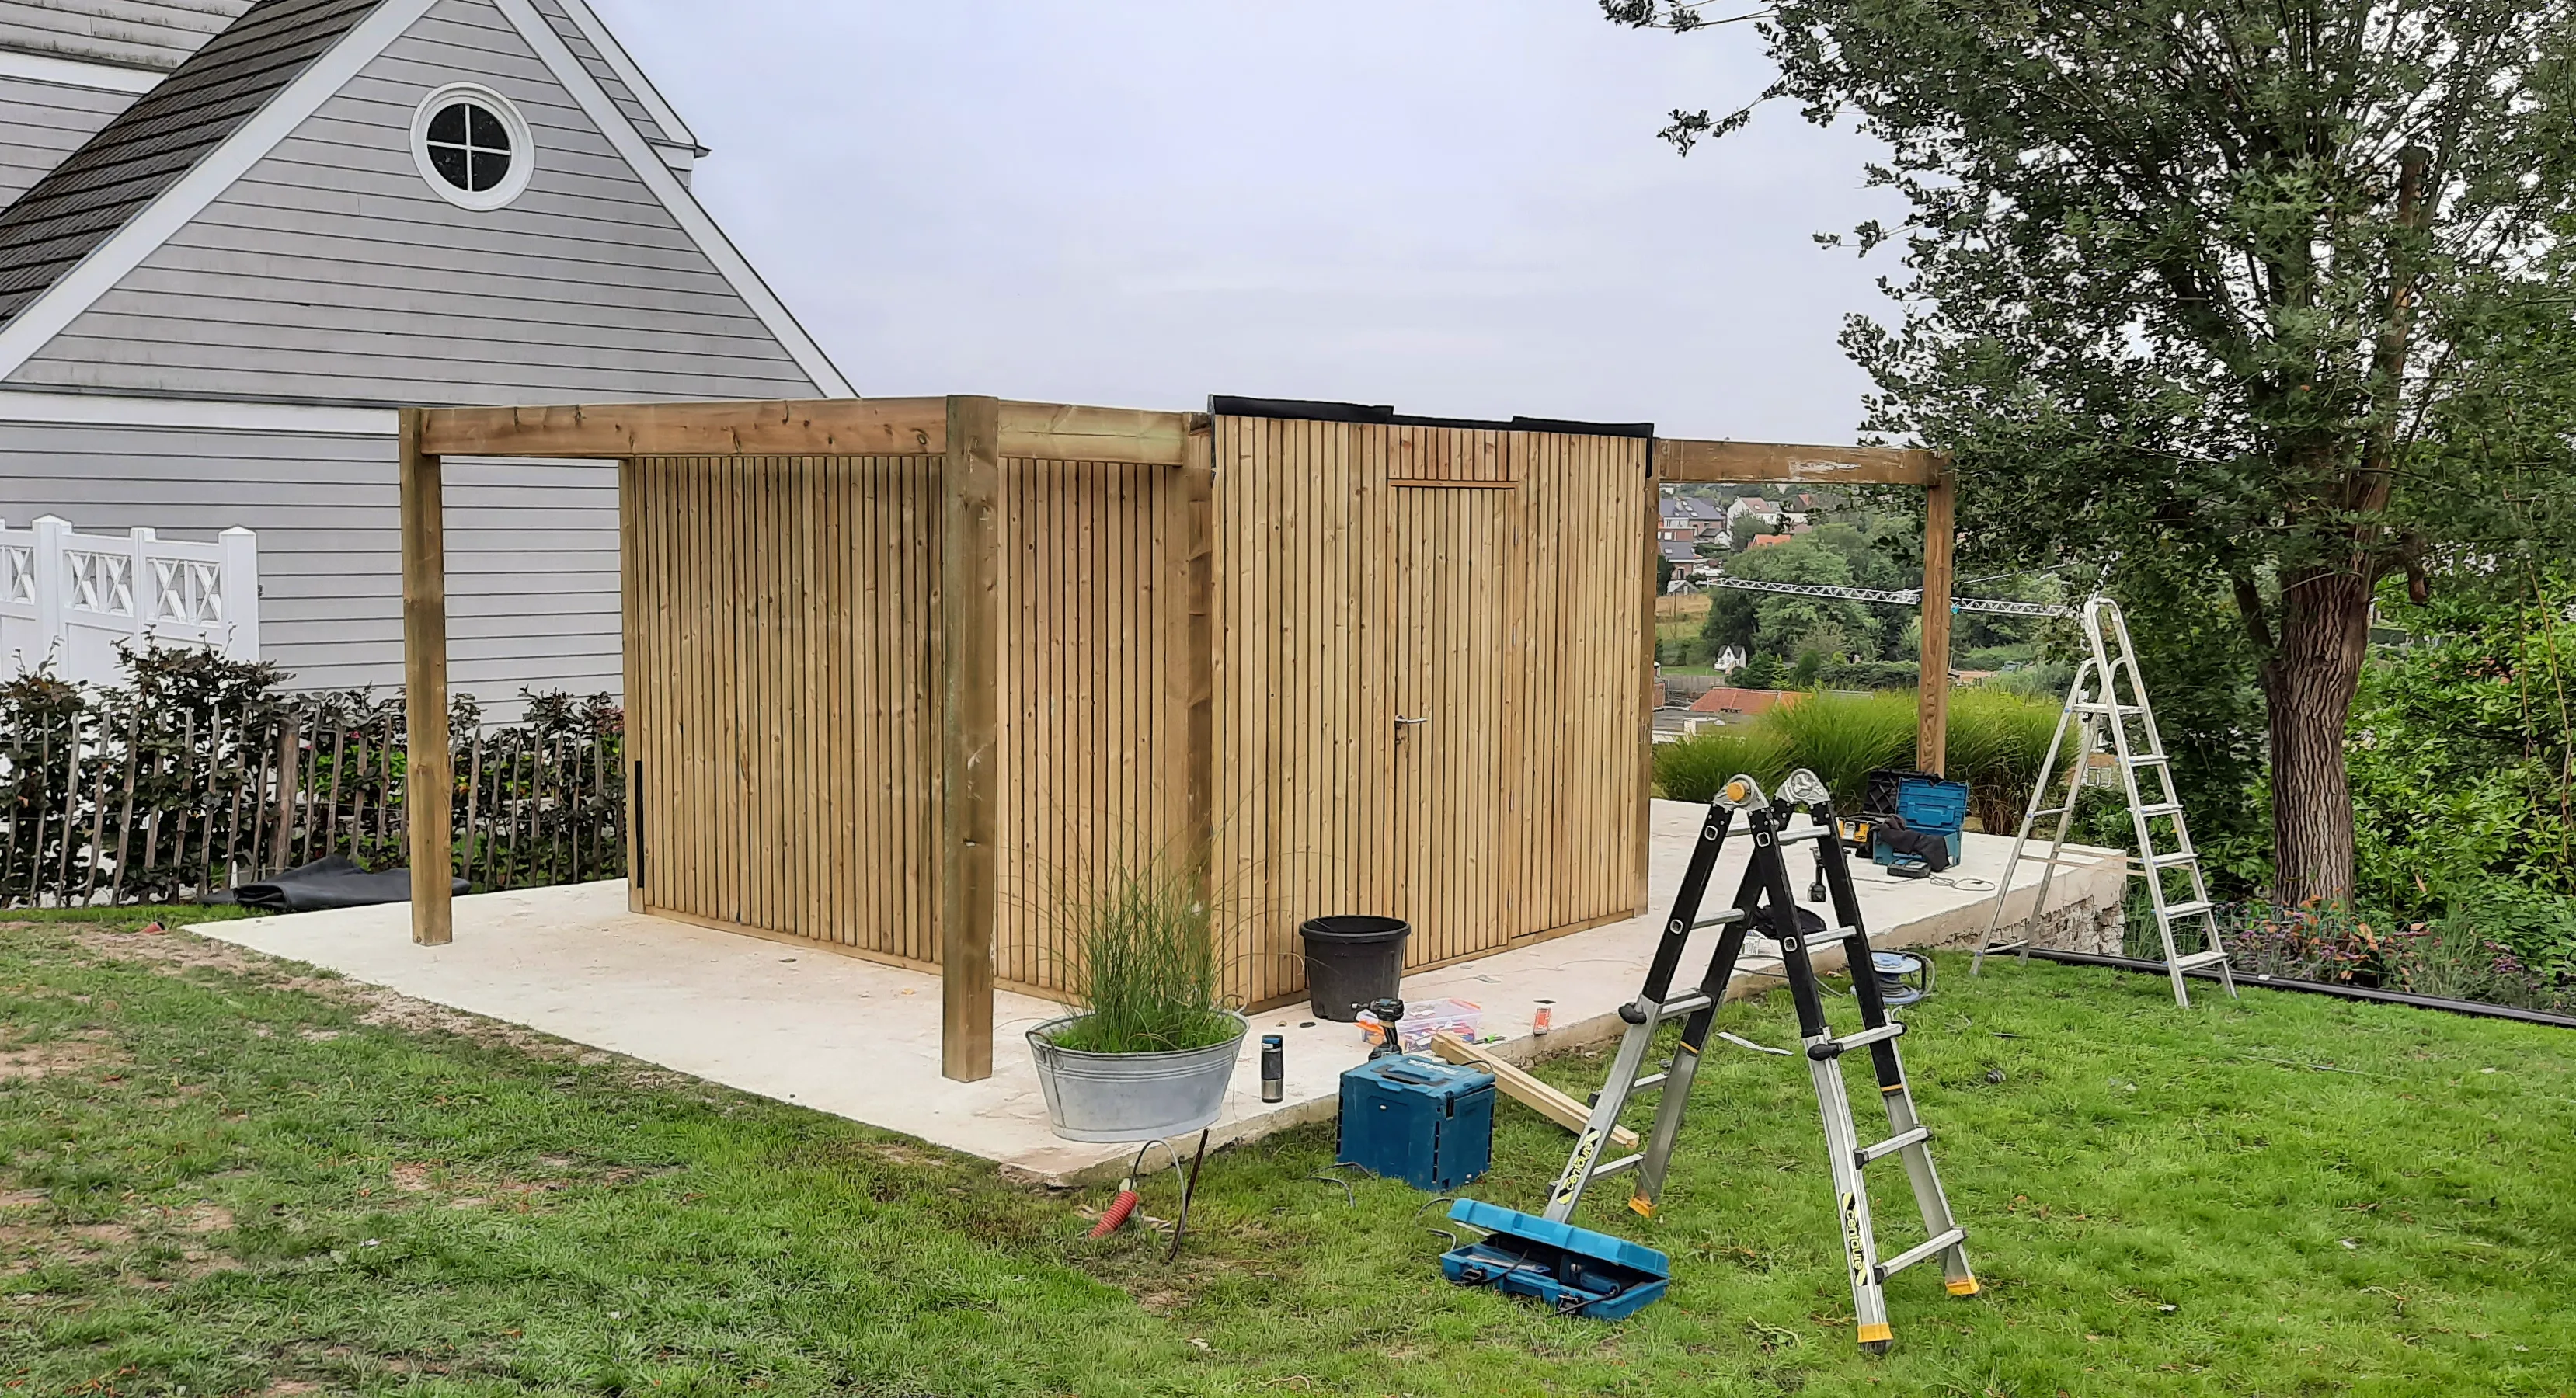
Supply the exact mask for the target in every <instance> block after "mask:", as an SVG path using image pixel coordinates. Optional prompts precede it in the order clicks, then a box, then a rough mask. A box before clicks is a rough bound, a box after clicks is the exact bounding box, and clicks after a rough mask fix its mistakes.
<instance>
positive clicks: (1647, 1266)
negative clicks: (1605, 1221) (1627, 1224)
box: [1449, 1199, 1673, 1277]
mask: <svg viewBox="0 0 2576 1398" xmlns="http://www.w3.org/2000/svg"><path fill="white" fill-rule="evenodd" d="M1449 1217H1450V1219H1451V1220H1452V1221H1453V1222H1457V1223H1463V1224H1466V1225H1467V1226H1468V1227H1470V1228H1482V1229H1484V1230H1485V1231H1486V1232H1488V1233H1496V1234H1500V1235H1502V1236H1503V1237H1506V1238H1527V1239H1529V1240H1530V1241H1532V1242H1537V1243H1545V1244H1547V1245H1548V1246H1550V1247H1553V1248H1557V1249H1560V1250H1562V1251H1565V1252H1570V1253H1573V1254H1575V1255H1576V1256H1578V1257H1595V1258H1599V1259H1600V1260H1602V1261H1604V1262H1612V1263H1616V1264H1618V1265H1619V1266H1622V1267H1628V1268H1632V1269H1634V1270H1636V1271H1640V1272H1644V1273H1646V1274H1648V1275H1650V1276H1654V1277H1669V1276H1671V1275H1672V1274H1673V1262H1672V1259H1671V1258H1669V1257H1666V1256H1664V1255H1663V1254H1662V1253H1660V1252H1657V1251H1655V1250H1654V1249H1653V1248H1650V1247H1647V1246H1646V1245H1645V1244H1643V1243H1632V1242H1630V1241H1628V1240H1627V1239H1625V1238H1619V1237H1613V1236H1611V1235H1610V1234H1608V1233H1595V1232H1593V1231H1592V1230H1591V1229H1589V1228H1577V1227H1575V1226H1574V1225H1573V1224H1571V1223H1558V1222H1556V1221H1554V1220H1552V1219H1544V1218H1539V1217H1537V1216H1535V1215H1532V1214H1525V1213H1522V1212H1521V1211H1519V1210H1518V1209H1506V1208H1504V1207H1503V1206H1502V1205H1500V1204H1488V1203H1485V1202H1484V1201H1482V1200H1479V1199H1461V1200H1459V1201H1458V1202H1457V1203H1455V1204H1452V1205H1450V1206H1449Z"/></svg>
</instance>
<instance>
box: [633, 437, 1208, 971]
mask: <svg viewBox="0 0 2576 1398" xmlns="http://www.w3.org/2000/svg"><path fill="white" fill-rule="evenodd" d="M940 462H941V458H939V457H937V456H869V457H816V458H764V457H647V458H639V459H635V460H633V461H630V462H629V463H628V464H627V466H626V471H625V490H624V492H623V495H624V501H625V504H624V511H625V515H626V525H627V535H626V537H627V540H628V558H627V561H626V575H627V579H628V582H627V616H628V657H629V667H630V672H629V683H628V690H627V693H628V709H629V727H630V732H631V741H630V748H629V751H630V755H631V760H632V761H634V762H635V763H637V764H638V765H639V772H638V773H637V774H635V775H637V776H639V777H640V780H638V781H637V782H636V784H635V786H634V788H633V792H634V794H633V800H634V803H635V810H636V813H637V823H638V830H639V834H640V836H641V844H642V850H643V859H644V868H643V870H642V874H641V877H640V878H639V879H638V880H636V884H635V895H634V896H635V901H636V905H637V906H638V908H639V909H640V910H643V911H648V912H655V913H665V914H674V915H677V916H680V917H683V918H688V919H692V920H697V921H703V922H709V923H715V924H719V925H723V926H728V927H735V928H741V929H745V930H749V931H754V932H759V933H764V934H768V935H772V936H779V937H793V938H800V939H807V940H813V941H818V942H822V943H825V944H827V945H830V946H832V947H835V948H837V949H840V950H844V951H849V952H854V953H857V954H860V955H864V956H871V957H877V958H881V959H886V960H892V961H898V962H904V963H908V964H913V965H918V966H922V967H925V968H934V969H935V968H936V967H937V965H938V962H939V946H938V942H937V939H936V937H935V935H934V932H933V929H934V927H935V925H936V922H937V918H936V916H935V914H936V911H937V909H938V906H939V889H938V886H937V882H936V878H937V867H938V861H937V859H936V857H935V855H936V850H935V848H934V842H935V840H936V838H937V834H938V822H937V815H938V804H937V803H938V770H939V740H940V733H939V722H940V719H939V693H938V681H937V668H936V656H935V654H934V639H935V637H936V635H937V634H938V617H937V614H936V610H935V606H934V588H933V584H934V582H935V580H936V579H937V577H938V571H939V558H938V550H939V530H938V527H937V524H938V519H939V510H940ZM1002 466H1003V471H1002V474H1003V491H1004V502H1005V507H1004V510H1003V547H1002V556H1001V565H1000V572H999V578H998V582H999V589H1000V597H999V605H998V607H997V612H998V614H999V621H1000V626H1001V635H1000V638H999V639H1000V646H999V653H1000V660H1001V664H1000V673H999V676H998V688H999V691H1000V694H999V703H998V705H997V708H998V710H999V719H998V725H997V730H998V731H997V740H998V741H997V752H998V758H999V764H998V765H999V770H998V772H997V774H996V776H997V784H996V789H997V790H999V791H1000V792H1001V793H1002V802H1003V807H1002V812H1001V817H1002V820H1001V828H1002V833H1003V845H1002V850H1001V857H1000V860H999V871H998V873H999V879H998V882H999V906H1000V912H999V919H998V921H999V926H998V927H997V928H996V931H995V937H994V946H995V962H996V966H995V971H996V975H997V977H998V978H999V979H1001V980H1004V981H1009V982H1014V983H1017V984H1020V985H1024V986H1028V987H1031V988H1035V989H1041V990H1047V989H1058V988H1061V987H1062V986H1064V985H1065V984H1066V973H1067V971H1068V970H1069V969H1070V963H1069V960H1068V949H1067V948H1066V947H1064V946H1063V945H1061V940H1062V939H1061V937H1060V936H1058V935H1057V934H1056V933H1055V932H1054V931H1053V919H1051V918H1050V916H1049V913H1048V910H1049V908H1050V907H1051V906H1052V905H1053V904H1054V902H1055V900H1056V899H1058V898H1059V897H1061V896H1065V895H1066V894H1067V893H1068V892H1069V890H1068V888H1067V887H1066V886H1067V884H1068V883H1078V882H1079V881H1080V879H1081V877H1082V876H1083V874H1084V873H1085V872H1086V871H1088V870H1093V869H1099V868H1104V867H1107V866H1109V865H1111V864H1114V863H1115V862H1116V861H1117V860H1119V859H1120V858H1123V857H1132V856H1134V855H1136V854H1138V853H1139V852H1145V851H1154V850H1161V849H1164V848H1166V847H1168V846H1169V845H1170V844H1171V842H1172V841H1173V840H1174V839H1175V837H1176V832H1177V831H1178V830H1179V828H1180V823H1181V816H1182V802H1183V800H1184V798H1185V783H1184V781H1183V774H1184V773H1185V771H1186V766H1187V760H1188V754H1187V747H1186V737H1187V735H1186V732H1185V727H1184V720H1185V717H1186V715H1185V714H1184V713H1183V712H1182V710H1181V708H1180V706H1179V705H1178V704H1176V703H1175V702H1173V701H1174V698H1175V694H1174V692H1173V691H1172V690H1171V688H1170V687H1169V685H1168V683H1167V677H1166V667H1167V666H1174V665H1177V664H1178V657H1177V656H1175V655H1173V654H1172V653H1171V652H1172V649H1173V647H1172V641H1171V638H1172V637H1173V636H1177V635H1185V634H1186V630H1185V628H1184V627H1183V626H1181V625H1178V624H1177V622H1178V621H1179V620H1180V618H1178V617H1175V616H1173V615H1170V614H1169V613H1171V611H1172V609H1176V608H1178V609H1184V610H1185V609H1186V606H1187V599H1186V598H1185V597H1183V596H1181V595H1180V589H1179V588H1178V587H1177V586H1175V585H1174V584H1173V582H1172V579H1173V577H1174V575H1175V574H1176V573H1177V570H1178V565H1179V562H1180V560H1179V551H1180V550H1181V548H1182V547H1183V542H1184V541H1183V537H1182V536H1183V529H1184V524H1185V522H1184V520H1183V518H1182V515H1181V510H1182V508H1183V498H1182V494H1181V492H1180V491H1179V490H1177V489H1175V488H1173V487H1172V484H1171V482H1170V476H1171V470H1170V468H1167V467H1160V466H1142V465H1132V464H1106V463H1098V462H1061V461H1035V460H1025V459H1018V458H1006V459H1005V460H1004V461H1003V463H1002Z"/></svg>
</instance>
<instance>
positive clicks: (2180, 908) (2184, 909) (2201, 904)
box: [2165, 898, 2218, 922]
mask: <svg viewBox="0 0 2576 1398" xmlns="http://www.w3.org/2000/svg"><path fill="white" fill-rule="evenodd" d="M2217 908H2218V905H2217V904H2216V903H2212V902H2210V901H2208V900H2207V899H2203V898H2195V899H2193V900H2192V901H2190V902H2188V903H2167V904H2166V905H2165V921H2167V922H2171V921H2173V920H2174V919H2175V918H2178V917H2198V916H2200V915H2201V914H2202V913H2206V912H2214V911H2216V910H2217Z"/></svg>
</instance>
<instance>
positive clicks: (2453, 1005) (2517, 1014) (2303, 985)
mask: <svg viewBox="0 0 2576 1398" xmlns="http://www.w3.org/2000/svg"><path fill="white" fill-rule="evenodd" d="M2028 952H2029V954H2030V955H2031V956H2034V957H2037V958H2038V959H2040V960H2042V961H2054V962H2057V963H2058V964H2060V965H2063V966H2107V967H2109V968H2111V969H2112V970H2114V971H2138V972H2142V973H2145V974H2149V975H2157V976H2161V975H2163V974H2165V964H2164V963H2163V962H2161V961H2144V960H2140V959H2139V958H2137V957H2134V956H2104V955H2101V954H2100V953H2097V952H2089V951H2049V950H2046V949H2044V948H2041V947H2031V948H2028ZM2007 954H2009V953H2007ZM2183 974H2184V975H2187V976H2196V977H2199V978H2200V979H2202V980H2216V979H2218V972H2217V970H2216V969H2215V968H2212V967H2204V968H2201V969H2199V970H2193V971H2185V972H2184V973H2183ZM2236 983H2237V984H2238V985H2257V986H2261V987H2263V988H2265V989H2267V990H2296V991H2300V992H2303V993H2305V994H2309V995H2331V996H2334V997H2335V998H2336V999H2339V1000H2361V1001H2366V1002H2368V1003H2371V1004H2375V1005H2405V1006H2407V1007H2409V1008H2411V1009H2418V1010H2445V1011H2448V1012H2449V1013H2451V1014H2455V1015H2472V1016H2475V1017H2477V1018H2479V1019H2510V1020H2517V1021H2519V1022H2521V1023H2524V1024H2546V1025H2549V1026H2551V1027H2552V1028H2557V1029H2576V1019H2571V1018H2569V1017H2568V1016H2566V1015H2554V1014H2550V1013H2549V1012H2547V1011H2545V1010H2526V1009H2521V1008H2518V1007H2516V1006H2513V1005H2489V1004H2485V1003H2483V1002H2480V1001H2477V1000H2445V999H2443V998H2441V997H2440V996H2438V995H2409V994H2407V993H2406V992H2404V991H2401V990H2373V989H2371V988H2370V987H2368V986H2360V985H2329V984H2327V983H2326V982H2324V981H2297V980H2285V979H2279V978H2275V977H2272V976H2244V975H2240V976H2238V977H2237V978H2236Z"/></svg>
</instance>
